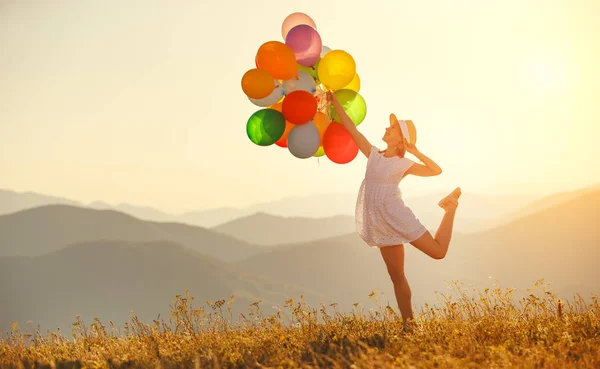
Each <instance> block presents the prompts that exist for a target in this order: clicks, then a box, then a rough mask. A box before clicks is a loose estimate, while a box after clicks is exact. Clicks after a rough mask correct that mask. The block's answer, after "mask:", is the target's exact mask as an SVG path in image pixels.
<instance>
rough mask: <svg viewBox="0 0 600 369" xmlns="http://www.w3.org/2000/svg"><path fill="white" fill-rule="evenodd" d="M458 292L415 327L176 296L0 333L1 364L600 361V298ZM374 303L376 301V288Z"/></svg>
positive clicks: (378, 318)
mask: <svg viewBox="0 0 600 369" xmlns="http://www.w3.org/2000/svg"><path fill="white" fill-rule="evenodd" d="M451 286H452V288H453V292H452V294H451V295H449V296H443V295H441V299H440V303H439V304H436V305H435V306H427V305H426V306H424V307H423V308H422V309H421V311H420V312H419V313H418V318H417V323H418V324H417V329H416V331H414V332H412V333H407V332H404V331H403V329H402V322H401V320H400V319H399V317H398V316H397V315H396V313H395V310H394V309H392V308H390V307H389V306H380V305H379V304H378V306H379V309H372V310H369V311H364V309H361V308H360V307H359V305H355V307H354V310H353V312H352V313H349V314H341V313H339V312H336V306H335V304H332V305H330V306H323V305H321V307H320V308H318V309H317V308H312V307H309V306H307V305H306V304H305V303H304V302H303V300H302V299H301V300H300V301H294V300H292V299H290V300H288V301H287V302H286V303H285V306H284V307H282V308H281V309H280V310H275V311H276V312H275V313H274V314H271V315H269V316H264V313H263V311H262V309H261V308H260V302H256V303H254V304H251V305H250V307H249V313H248V314H247V316H246V315H242V314H240V316H239V317H238V319H235V320H236V322H234V319H232V316H231V315H232V314H231V303H232V301H233V297H231V298H230V300H229V301H228V302H226V301H224V300H220V301H217V302H214V303H212V302H207V304H208V306H209V307H208V308H207V309H204V308H199V309H196V308H194V307H193V306H192V303H193V297H190V296H189V295H188V294H187V293H186V294H185V295H183V296H177V297H176V298H175V299H174V301H173V305H172V311H171V317H170V319H169V321H168V322H165V321H160V322H159V321H154V322H153V324H150V325H148V324H144V323H142V322H140V321H139V320H138V319H137V318H136V317H135V316H133V317H132V319H131V321H129V322H128V323H127V324H126V326H125V328H124V330H123V331H118V330H117V329H116V328H115V327H114V326H113V325H112V322H111V323H110V327H105V326H104V325H103V324H102V323H101V322H100V321H98V320H96V321H94V322H93V323H92V324H90V325H89V326H86V325H85V324H84V323H83V322H82V321H81V320H79V318H77V321H76V322H75V323H74V325H73V332H72V334H71V336H72V337H70V339H67V338H65V337H64V336H63V335H62V334H61V333H60V332H54V333H46V334H42V333H40V332H39V331H38V332H31V333H29V332H21V330H20V329H19V327H18V325H16V324H15V325H14V326H13V330H12V331H11V332H8V333H6V334H4V336H3V338H2V339H1V340H0V366H1V367H3V368H80V367H86V368H241V367H253V368H264V367H274V368H296V367H304V368H314V367H341V368H381V367H399V368H405V367H409V368H475V367H477V368H479V367H484V368H500V367H503V368H504V367H506V368H516V367H518V368H599V367H600V306H599V303H598V298H597V297H593V298H592V299H591V300H590V301H589V302H585V301H584V300H583V299H582V298H580V297H579V296H575V297H574V299H573V300H572V301H569V302H564V303H563V302H561V301H560V300H558V299H557V298H556V296H555V295H554V294H552V293H551V292H548V291H547V290H546V288H545V287H546V286H545V285H544V284H543V283H541V282H539V283H537V284H536V286H535V287H534V288H533V289H531V290H528V291H526V293H525V295H524V296H523V297H521V298H518V299H517V298H516V297H515V294H516V293H517V292H516V291H515V290H514V289H501V288H495V289H492V290H489V289H486V290H485V291H476V293H474V294H472V293H469V294H467V293H466V292H465V291H464V288H463V287H462V286H461V284H460V283H458V282H454V283H453V284H452V285H451ZM370 297H371V298H372V299H375V300H377V295H376V294H375V293H373V294H371V295H370Z"/></svg>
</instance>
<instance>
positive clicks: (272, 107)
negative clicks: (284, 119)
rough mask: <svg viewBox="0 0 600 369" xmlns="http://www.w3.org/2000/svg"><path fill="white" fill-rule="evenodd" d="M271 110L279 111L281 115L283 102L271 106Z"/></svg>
mask: <svg viewBox="0 0 600 369" xmlns="http://www.w3.org/2000/svg"><path fill="white" fill-rule="evenodd" d="M269 109H275V110H277V111H278V112H280V113H281V110H283V102H282V101H280V102H278V103H277V104H275V105H271V106H270V107H269Z"/></svg>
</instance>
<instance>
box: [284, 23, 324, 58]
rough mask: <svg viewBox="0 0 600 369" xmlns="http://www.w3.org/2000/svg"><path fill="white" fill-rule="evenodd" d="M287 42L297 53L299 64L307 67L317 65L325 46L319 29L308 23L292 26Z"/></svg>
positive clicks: (295, 53)
mask: <svg viewBox="0 0 600 369" xmlns="http://www.w3.org/2000/svg"><path fill="white" fill-rule="evenodd" d="M285 44H286V45H288V46H289V47H290V48H291V49H292V51H293V52H294V55H296V61H297V62H298V64H300V65H303V66H305V67H312V66H313V65H315V63H316V62H317V60H319V57H320V56H321V51H322V48H323V43H322V41H321V36H320V35H319V33H318V32H317V30H316V29H314V28H312V27H311V26H309V25H306V24H300V25H297V26H296V27H294V28H292V29H291V30H290V32H288V34H287V37H286V38H285Z"/></svg>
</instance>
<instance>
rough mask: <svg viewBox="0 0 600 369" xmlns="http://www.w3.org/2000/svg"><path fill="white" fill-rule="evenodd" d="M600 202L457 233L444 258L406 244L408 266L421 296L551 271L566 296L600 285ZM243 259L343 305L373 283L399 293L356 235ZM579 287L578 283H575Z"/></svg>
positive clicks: (591, 199) (582, 200)
mask: <svg viewBox="0 0 600 369" xmlns="http://www.w3.org/2000/svg"><path fill="white" fill-rule="evenodd" d="M598 209H600V191H596V192H594V193H590V194H587V195H584V196H580V197H578V198H576V199H572V200H570V201H569V202H567V203H563V204H560V205H557V206H554V207H552V208H550V209H545V210H542V211H540V212H537V213H535V214H532V215H529V216H526V217H523V218H521V219H517V220H514V221H512V222H510V223H508V224H505V225H503V226H500V227H497V228H494V229H491V230H487V231H482V232H479V233H474V234H460V233H458V234H455V235H454V236H453V239H452V244H451V248H450V252H449V254H448V255H447V257H446V258H445V259H444V260H440V261H438V260H432V259H429V258H428V257H427V256H425V255H423V254H422V253H421V252H420V251H418V250H416V249H415V248H414V247H413V246H411V245H406V246H405V250H406V273H407V278H408V279H409V281H410V283H411V286H412V289H413V300H414V303H416V304H419V303H422V302H425V301H427V300H428V299H430V298H431V296H432V294H433V293H434V292H435V291H436V290H438V291H446V290H447V289H446V286H445V280H448V281H450V280H461V281H462V282H465V283H467V284H471V285H473V286H476V287H481V288H484V287H490V286H491V283H490V280H489V279H488V277H494V278H497V279H498V281H499V282H500V283H501V284H502V285H504V286H506V287H518V288H527V287H530V286H532V285H533V284H534V282H535V281H536V280H537V279H540V278H545V279H546V280H547V281H550V282H551V283H552V284H553V288H552V289H553V291H554V292H558V293H562V294H566V295H567V297H570V296H569V294H570V293H574V292H580V293H583V294H590V293H592V292H598V291H600V269H599V268H598V266H597V263H598V260H600V247H598V245H600V231H599V229H598V224H600V212H599V211H598ZM459 211H460V210H459ZM238 266H239V268H241V269H242V270H245V271H248V272H252V273H260V274H262V275H265V276H267V277H269V278H272V279H276V280H278V281H282V282H286V283H298V284H300V283H302V284H303V285H304V286H306V287H308V288H310V289H313V290H315V291H318V292H322V293H323V294H324V295H325V296H327V297H328V298H329V299H330V300H331V301H336V302H339V303H342V304H351V303H353V302H356V301H363V300H364V297H365V296H366V294H368V292H369V291H370V290H371V289H376V290H381V291H384V292H386V296H387V299H389V300H390V301H393V299H394V297H393V291H392V288H391V287H392V286H391V282H390V281H389V277H388V276H387V272H386V268H385V265H384V263H383V260H382V258H381V255H380V253H379V251H378V250H376V249H370V248H368V247H367V246H366V244H364V242H363V241H362V240H361V239H360V238H359V237H358V236H356V235H346V236H340V237H334V238H331V239H327V240H319V241H313V242H308V243H301V244H291V245H281V246H278V247H276V248H271V249H270V250H269V251H266V252H265V253H263V254H257V255H253V256H250V257H249V258H247V259H246V260H243V261H241V262H239V263H238ZM574 286H577V289H571V288H573V287H574ZM429 301H430V302H431V300H429ZM433 302H435V301H433Z"/></svg>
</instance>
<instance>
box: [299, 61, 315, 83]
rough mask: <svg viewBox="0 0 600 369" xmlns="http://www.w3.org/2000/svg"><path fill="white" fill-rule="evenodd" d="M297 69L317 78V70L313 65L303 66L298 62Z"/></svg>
mask: <svg viewBox="0 0 600 369" xmlns="http://www.w3.org/2000/svg"><path fill="white" fill-rule="evenodd" d="M298 69H299V70H303V71H305V72H306V73H308V74H309V75H310V76H311V77H312V78H314V79H315V80H316V79H317V70H316V69H315V68H313V67H305V66H304V65H300V64H298Z"/></svg>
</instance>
